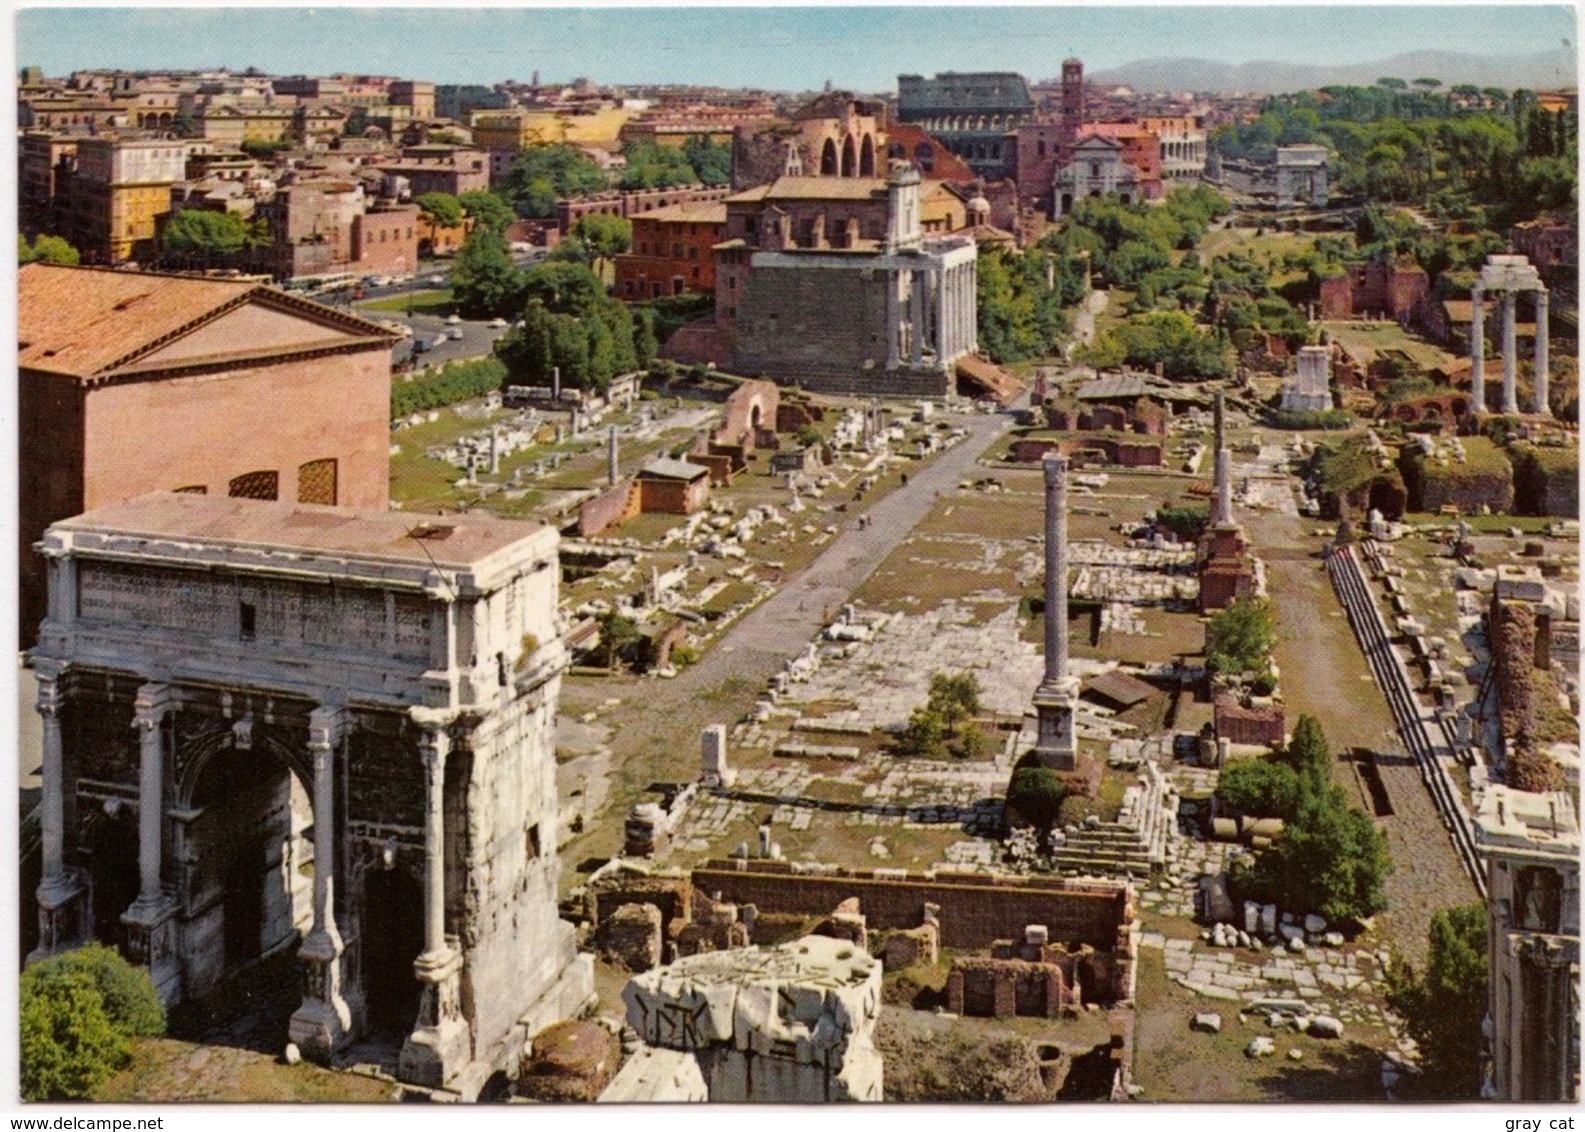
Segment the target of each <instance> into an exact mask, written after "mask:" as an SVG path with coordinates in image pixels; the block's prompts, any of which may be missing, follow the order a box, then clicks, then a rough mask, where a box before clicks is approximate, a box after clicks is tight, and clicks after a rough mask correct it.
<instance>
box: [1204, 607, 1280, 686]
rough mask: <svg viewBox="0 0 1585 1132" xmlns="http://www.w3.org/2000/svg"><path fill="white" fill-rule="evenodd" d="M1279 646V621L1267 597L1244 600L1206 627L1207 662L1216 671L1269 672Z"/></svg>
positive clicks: (1212, 619) (1221, 612)
mask: <svg viewBox="0 0 1585 1132" xmlns="http://www.w3.org/2000/svg"><path fill="white" fill-rule="evenodd" d="M1276 646H1277V619H1276V617H1275V616H1274V615H1273V614H1272V611H1271V604H1270V603H1269V602H1267V601H1266V600H1265V599H1264V598H1257V597H1241V598H1236V599H1235V600H1234V601H1232V602H1231V603H1230V604H1229V605H1228V606H1227V607H1226V608H1225V609H1222V610H1220V611H1218V612H1217V613H1216V614H1215V615H1214V616H1212V618H1211V620H1210V622H1209V623H1208V624H1207V625H1206V627H1205V663H1206V666H1207V667H1208V668H1210V669H1211V670H1212V671H1213V672H1226V673H1239V672H1265V671H1266V665H1267V661H1268V659H1269V658H1270V656H1271V650H1272V649H1274V648H1276Z"/></svg>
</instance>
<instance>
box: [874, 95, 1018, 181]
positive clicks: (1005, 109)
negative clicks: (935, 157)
mask: <svg viewBox="0 0 1585 1132" xmlns="http://www.w3.org/2000/svg"><path fill="white" fill-rule="evenodd" d="M897 118H898V120H899V121H902V122H915V123H918V124H919V125H920V126H922V127H923V128H924V129H926V130H928V131H930V133H931V134H932V135H933V136H934V137H938V138H940V139H941V140H942V141H944V142H945V143H946V144H947V146H948V148H950V149H951V150H952V152H953V153H956V154H957V155H958V156H959V157H962V158H963V159H964V160H965V161H967V162H968V163H969V165H970V167H971V168H973V170H974V172H975V174H976V175H977V176H980V177H985V178H987V179H989V180H996V181H1000V180H1005V179H1007V178H1008V177H1010V176H1011V175H1012V174H1013V172H1014V163H1015V155H1016V151H1017V130H1018V128H1019V127H1020V126H1023V125H1025V124H1027V123H1029V122H1032V121H1034V120H1035V102H1034V99H1033V98H1032V97H1031V96H1030V93H1029V84H1028V83H1027V82H1025V81H1024V77H1023V76H1022V75H1019V74H1015V73H1013V72H1010V71H986V72H977V73H957V72H952V71H944V72H942V73H941V74H938V75H936V76H935V77H934V78H929V79H927V78H925V77H924V76H922V75H898V76H897Z"/></svg>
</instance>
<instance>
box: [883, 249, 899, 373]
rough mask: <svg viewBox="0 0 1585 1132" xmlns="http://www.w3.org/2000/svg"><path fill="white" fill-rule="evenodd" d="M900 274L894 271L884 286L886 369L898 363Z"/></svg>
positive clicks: (894, 367) (894, 366)
mask: <svg viewBox="0 0 1585 1132" xmlns="http://www.w3.org/2000/svg"><path fill="white" fill-rule="evenodd" d="M902 281H903V280H902V272H901V271H900V270H899V271H894V272H893V273H892V275H891V276H890V278H889V279H888V280H887V284H886V368H887V369H896V368H897V362H898V354H899V352H900V351H899V346H898V332H899V330H900V326H899V323H900V321H901V320H900V318H899V314H900V311H899V310H898V301H897V288H898V287H900V286H902Z"/></svg>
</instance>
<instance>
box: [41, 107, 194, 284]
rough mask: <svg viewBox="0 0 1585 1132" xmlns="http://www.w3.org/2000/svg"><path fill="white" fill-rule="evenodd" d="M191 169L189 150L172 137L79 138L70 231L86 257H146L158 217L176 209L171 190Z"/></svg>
mask: <svg viewBox="0 0 1585 1132" xmlns="http://www.w3.org/2000/svg"><path fill="white" fill-rule="evenodd" d="M186 170H187V147H186V145H184V144H183V143H182V142H180V141H176V140H173V139H170V138H103V137H101V138H82V139H79V141H78V143H77V171H76V174H75V175H74V176H73V178H72V186H71V191H70V209H69V225H68V227H69V229H70V233H71V239H72V243H73V244H74V245H75V246H76V247H77V248H78V250H79V251H81V252H82V254H83V258H84V259H85V260H86V261H87V262H90V263H95V262H98V263H123V262H125V261H126V260H129V259H144V258H147V257H148V256H149V255H150V254H151V253H152V251H153V245H154V232H155V218H156V217H159V216H162V215H164V214H165V213H167V212H169V211H170V210H171V186H172V185H174V184H175V183H176V182H177V181H180V180H182V179H184V178H185V176H186Z"/></svg>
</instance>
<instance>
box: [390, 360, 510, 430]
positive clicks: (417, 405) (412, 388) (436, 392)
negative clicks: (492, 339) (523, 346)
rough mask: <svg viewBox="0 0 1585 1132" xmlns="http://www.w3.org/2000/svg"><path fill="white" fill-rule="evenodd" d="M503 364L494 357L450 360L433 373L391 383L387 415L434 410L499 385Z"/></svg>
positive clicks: (502, 373)
mask: <svg viewBox="0 0 1585 1132" xmlns="http://www.w3.org/2000/svg"><path fill="white" fill-rule="evenodd" d="M505 380H506V366H505V365H503V364H502V363H501V362H500V361H499V360H498V359H496V358H480V359H476V360H474V361H471V362H452V363H451V364H449V365H446V366H442V367H441V368H440V369H438V370H436V371H435V372H433V373H430V374H426V375H425V376H423V377H417V378H414V379H413V380H412V381H401V382H397V383H395V384H393V385H392V386H391V416H392V417H405V416H407V415H408V414H410V413H416V412H420V411H421V410H424V409H438V408H441V407H442V406H445V405H455V404H456V403H457V402H459V401H468V400H472V399H473V398H474V397H482V396H484V395H485V394H486V393H488V392H490V391H491V390H493V389H499V388H501V385H502V383H503V382H504V381H505Z"/></svg>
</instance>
